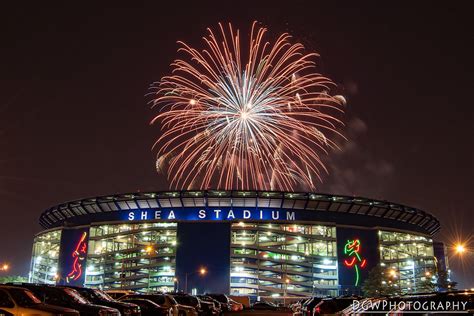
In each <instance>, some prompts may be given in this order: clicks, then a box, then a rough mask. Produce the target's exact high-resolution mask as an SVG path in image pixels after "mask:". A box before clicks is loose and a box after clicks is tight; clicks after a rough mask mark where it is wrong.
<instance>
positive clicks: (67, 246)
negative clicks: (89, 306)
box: [55, 227, 89, 286]
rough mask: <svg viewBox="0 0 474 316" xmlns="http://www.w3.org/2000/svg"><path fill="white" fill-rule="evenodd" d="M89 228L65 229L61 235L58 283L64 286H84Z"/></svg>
mask: <svg viewBox="0 0 474 316" xmlns="http://www.w3.org/2000/svg"><path fill="white" fill-rule="evenodd" d="M88 243H89V228H87V227H84V228H69V229H64V230H63V232H62V234H61V247H60V248H61V252H60V254H59V262H61V264H60V265H59V267H58V268H59V269H58V274H57V277H56V280H55V281H56V282H57V283H58V284H63V285H79V286H80V285H82V284H84V280H85V269H86V266H87V250H88V249H87V247H88Z"/></svg>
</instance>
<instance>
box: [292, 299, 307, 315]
mask: <svg viewBox="0 0 474 316" xmlns="http://www.w3.org/2000/svg"><path fill="white" fill-rule="evenodd" d="M311 299H313V298H312V297H310V298H308V297H305V298H302V299H300V300H298V301H296V302H294V303H292V304H290V305H289V306H288V307H289V308H290V309H291V311H292V312H293V316H300V315H302V314H303V313H302V311H301V307H302V306H303V304H304V303H305V302H307V301H309V300H311Z"/></svg>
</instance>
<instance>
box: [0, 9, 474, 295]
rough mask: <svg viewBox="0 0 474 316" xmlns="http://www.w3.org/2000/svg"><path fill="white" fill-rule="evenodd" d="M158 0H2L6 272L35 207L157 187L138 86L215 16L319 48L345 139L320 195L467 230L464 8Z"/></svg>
mask: <svg viewBox="0 0 474 316" xmlns="http://www.w3.org/2000/svg"><path fill="white" fill-rule="evenodd" d="M162 2H163V1H155V2H154V3H155V5H153V6H142V7H100V6H97V5H95V6H89V7H88V6H85V5H84V6H73V5H71V4H70V3H69V4H70V6H63V7H52V6H51V7H48V6H44V2H42V4H43V5H42V6H39V4H38V6H36V7H32V6H26V5H25V6H17V7H5V4H3V5H2V7H1V8H0V34H1V37H0V41H1V49H0V57H1V58H0V65H1V66H0V200H1V204H0V212H1V213H0V214H1V217H0V218H1V219H0V262H4V261H7V262H9V263H11V264H12V270H11V272H12V273H15V274H23V275H26V274H27V271H28V267H29V260H30V255H31V246H32V240H33V236H34V235H35V234H36V233H38V232H39V231H40V229H41V228H40V226H39V225H38V217H39V215H40V213H41V212H42V211H43V210H44V209H46V208H47V207H49V206H51V205H54V204H58V203H61V202H64V201H68V200H73V199H78V198H82V197H89V196H98V195H104V194H110V193H123V192H133V191H151V190H165V189H167V188H168V184H167V182H166V179H165V178H163V176H161V175H159V174H157V173H156V171H155V164H154V158H155V155H154V153H153V152H152V151H151V146H152V144H153V141H154V139H155V138H156V137H157V136H158V135H159V129H158V127H156V126H151V127H150V126H149V124H148V123H149V121H150V120H151V118H152V117H153V113H154V112H153V111H152V110H150V108H149V106H148V105H147V101H149V97H146V96H145V95H146V93H147V92H148V87H149V85H150V84H151V83H153V82H154V81H158V80H159V79H160V78H161V76H163V75H165V74H167V72H168V71H169V69H170V68H169V63H170V62H172V61H173V59H174V58H175V57H176V49H177V44H176V41H177V40H183V41H186V42H188V43H190V44H192V45H194V46H197V47H202V46H201V45H202V44H201V36H203V35H204V34H205V28H206V27H208V26H212V27H215V26H216V25H217V23H218V22H221V21H222V22H229V21H230V22H232V23H233V24H234V26H236V27H239V28H240V29H241V30H242V31H245V32H247V31H248V30H249V27H250V24H251V22H252V21H253V20H258V21H260V22H261V23H262V24H263V25H265V26H266V27H268V28H269V32H270V36H277V35H279V34H280V33H282V32H290V33H291V34H292V35H293V36H294V39H295V40H296V41H300V42H302V43H304V45H305V46H306V47H307V49H308V51H317V52H319V53H320V54H321V58H320V59H319V60H318V65H319V70H320V71H321V72H322V73H323V74H325V75H327V76H329V77H330V78H332V79H333V80H334V81H335V82H336V83H338V84H339V85H340V87H341V89H342V90H343V92H344V95H345V96H346V98H347V100H348V107H347V114H346V116H345V121H346V123H347V125H346V127H345V128H344V133H345V134H346V135H347V136H348V137H349V142H347V143H344V144H343V146H342V151H340V152H334V153H331V155H330V157H328V159H327V164H328V166H329V169H330V174H329V175H325V176H324V183H323V184H321V185H320V187H319V188H320V191H321V192H328V193H335V194H347V195H360V196H365V197H371V198H378V199H386V200H390V201H394V202H399V203H403V204H408V205H410V206H414V207H418V208H421V209H423V210H426V211H428V212H431V213H432V214H434V215H436V216H437V217H438V218H439V219H440V221H441V223H442V226H443V229H442V232H441V233H439V234H438V235H437V237H436V238H437V239H439V240H443V241H446V242H453V241H454V239H455V236H456V233H457V234H459V235H460V236H462V238H463V239H467V238H469V237H471V238H472V235H473V228H472V227H473V224H472V223H473V222H474V221H473V215H474V214H473V207H472V205H473V202H472V200H471V198H472V189H473V187H474V186H473V178H474V164H473V161H474V159H473V158H474V157H473V145H474V144H473V141H472V136H473V130H474V128H473V119H474V112H473V102H472V100H471V99H470V98H471V94H472V91H473V79H472V74H473V73H474V72H473V70H474V67H473V66H474V63H473V56H474V49H473V47H474V45H473V44H474V43H473V42H474V28H473V27H472V16H471V11H470V10H469V9H468V8H467V7H465V8H463V7H462V6H461V5H459V4H457V5H456V4H454V3H453V4H451V3H443V6H440V7H435V6H434V3H433V2H426V3H425V4H417V6H416V7H414V6H405V7H398V6H391V7H390V6H388V4H387V3H384V6H376V5H375V3H376V2H374V4H368V3H365V4H363V3H360V2H348V4H349V6H348V5H347V4H346V5H344V6H343V5H342V4H341V2H337V3H338V4H339V5H335V4H333V5H329V4H323V3H318V2H317V1H307V2H306V3H305V2H300V1H287V2H284V3H281V4H277V3H276V2H274V1H271V2H263V1H258V4H257V1H252V2H247V3H245V2H243V1H220V2H216V3H208V2H202V1H195V2H193V5H188V4H184V3H182V2H180V1H168V3H169V5H164V4H163V3H162ZM231 3H232V5H231ZM466 3H467V2H466ZM110 4H115V3H114V2H111V3H110ZM115 5H116V4H115ZM471 247H472V243H471ZM467 256H470V257H471V259H470V260H467V258H465V259H464V261H461V260H460V259H459V258H458V257H454V258H452V260H451V265H452V268H453V269H454V279H455V280H458V281H460V283H461V287H473V286H474V273H473V272H472V268H471V267H472V265H473V264H474V260H473V259H472V257H473V256H474V255H473V254H472V252H471V254H470V255H467Z"/></svg>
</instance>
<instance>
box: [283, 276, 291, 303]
mask: <svg viewBox="0 0 474 316" xmlns="http://www.w3.org/2000/svg"><path fill="white" fill-rule="evenodd" d="M288 284H290V279H288V278H286V279H285V291H284V292H283V306H286V292H287V291H288Z"/></svg>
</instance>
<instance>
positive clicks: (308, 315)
mask: <svg viewBox="0 0 474 316" xmlns="http://www.w3.org/2000/svg"><path fill="white" fill-rule="evenodd" d="M321 300H322V298H321V297H311V298H310V299H308V300H306V301H305V302H304V303H303V304H302V305H301V309H300V312H301V315H303V316H312V315H313V309H314V307H315V306H316V305H318V304H319V302H321Z"/></svg>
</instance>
